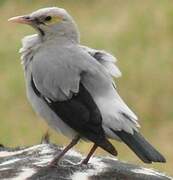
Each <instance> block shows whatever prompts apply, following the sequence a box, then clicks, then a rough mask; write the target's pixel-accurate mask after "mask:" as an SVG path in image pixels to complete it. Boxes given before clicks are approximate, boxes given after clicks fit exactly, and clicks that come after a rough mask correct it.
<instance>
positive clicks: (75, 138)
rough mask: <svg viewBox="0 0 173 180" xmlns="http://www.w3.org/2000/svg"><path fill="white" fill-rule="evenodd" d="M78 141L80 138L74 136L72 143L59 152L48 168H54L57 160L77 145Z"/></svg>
mask: <svg viewBox="0 0 173 180" xmlns="http://www.w3.org/2000/svg"><path fill="white" fill-rule="evenodd" d="M79 140H80V136H79V135H77V136H75V137H74V138H73V139H72V141H71V142H70V144H69V145H68V146H67V147H65V149H64V150H63V151H61V152H60V153H59V154H58V155H57V156H56V157H55V158H54V159H53V160H52V161H51V162H50V166H54V165H56V164H57V163H58V162H59V160H60V159H61V158H62V157H63V156H64V155H65V154H66V152H67V151H69V150H70V149H71V148H72V147H73V146H74V145H76V144H77V143H78V141H79Z"/></svg>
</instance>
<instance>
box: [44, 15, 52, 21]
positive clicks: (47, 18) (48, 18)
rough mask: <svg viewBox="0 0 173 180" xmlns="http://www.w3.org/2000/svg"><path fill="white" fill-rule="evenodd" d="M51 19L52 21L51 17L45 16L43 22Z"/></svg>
mask: <svg viewBox="0 0 173 180" xmlns="http://www.w3.org/2000/svg"><path fill="white" fill-rule="evenodd" d="M51 19H52V17H51V16H47V17H46V18H45V19H44V20H45V21H50V20H51Z"/></svg>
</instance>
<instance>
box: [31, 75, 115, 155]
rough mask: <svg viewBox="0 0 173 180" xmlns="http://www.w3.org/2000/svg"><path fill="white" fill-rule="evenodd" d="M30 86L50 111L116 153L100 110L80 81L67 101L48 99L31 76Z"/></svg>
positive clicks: (83, 135)
mask: <svg viewBox="0 0 173 180" xmlns="http://www.w3.org/2000/svg"><path fill="white" fill-rule="evenodd" d="M31 86H32V88H33V90H34V92H35V94H36V95H37V96H38V97H40V98H42V99H43V100H44V101H45V102H46V104H47V105H48V106H49V107H50V108H51V109H52V111H54V112H55V113H56V114H57V115H58V116H59V117H60V118H61V119H62V120H63V121H64V122H65V123H66V124H67V125H68V126H70V127H71V128H72V129H74V130H76V131H77V132H78V133H79V135H80V136H82V137H84V138H86V139H88V140H90V141H92V142H94V143H95V144H97V145H98V146H100V147H102V148H103V149H105V150H106V151H108V152H109V153H111V154H113V155H117V152H116V150H115V148H114V147H113V146H112V144H111V143H110V142H109V141H108V140H107V139H106V137H105V133H104V130H103V128H102V116H101V113H100V110H99V109H98V107H97V105H96V103H95V102H94V100H93V98H92V96H91V95H90V93H89V92H88V91H87V89H86V88H85V87H84V86H83V85H82V83H80V86H79V92H78V93H77V94H73V96H72V98H71V99H69V100H67V101H52V100H49V101H48V100H47V99H46V98H45V97H43V96H42V95H41V93H40V92H39V90H38V89H37V88H36V86H35V84H34V81H33V78H31Z"/></svg>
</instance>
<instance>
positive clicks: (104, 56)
mask: <svg viewBox="0 0 173 180" xmlns="http://www.w3.org/2000/svg"><path fill="white" fill-rule="evenodd" d="M81 47H82V48H83V49H84V50H86V51H87V52H88V53H89V54H90V55H91V56H92V57H94V58H95V59H96V60H97V61H98V62H100V63H101V64H102V65H103V66H104V67H105V69H106V71H107V72H108V73H109V74H110V75H111V76H114V77H116V78H118V77H120V76H121V75H122V74H121V71H120V70H119V68H118V67H117V66H116V64H115V63H116V62H117V59H116V58H115V57H114V56H113V55H111V54H110V53H107V52H106V51H103V50H96V49H91V48H89V47H86V46H81Z"/></svg>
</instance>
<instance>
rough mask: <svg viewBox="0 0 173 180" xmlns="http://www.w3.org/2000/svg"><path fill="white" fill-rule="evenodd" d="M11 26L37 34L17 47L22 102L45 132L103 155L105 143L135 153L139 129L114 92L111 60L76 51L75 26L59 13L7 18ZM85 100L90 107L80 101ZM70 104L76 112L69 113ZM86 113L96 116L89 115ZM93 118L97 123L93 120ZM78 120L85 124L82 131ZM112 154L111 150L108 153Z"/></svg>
mask: <svg viewBox="0 0 173 180" xmlns="http://www.w3.org/2000/svg"><path fill="white" fill-rule="evenodd" d="M51 19H53V20H51ZM11 21H18V22H22V23H27V24H30V25H31V26H33V27H34V28H35V29H36V30H37V31H38V34H36V35H31V36H27V37H25V38H24V39H23V41H22V43H23V47H22V49H21V50H20V53H21V54H22V62H23V65H24V71H25V79H26V89H27V96H28V99H29V101H30V103H31V104H32V106H33V108H34V109H35V111H36V112H37V113H38V114H39V115H40V116H41V117H43V118H44V119H45V120H46V121H47V122H48V124H49V125H50V126H51V127H53V128H54V129H55V130H57V131H61V132H62V133H63V134H64V135H66V136H68V137H69V138H74V137H75V136H76V135H80V136H82V138H83V139H87V140H91V141H93V142H94V143H96V144H97V145H98V146H101V147H102V148H104V149H106V145H105V146H104V147H103V144H104V142H108V144H109V145H110V146H111V147H112V145H111V144H110V142H109V141H107V140H106V139H105V138H111V139H116V140H119V141H125V143H128V142H131V140H132V139H133V143H134V144H135V149H133V148H132V149H133V150H134V151H135V152H136V151H137V150H136V148H137V147H139V146H138V144H141V143H142V142H144V141H143V140H142V139H141V138H139V135H138V133H137V132H138V128H139V124H138V121H137V117H136V115H135V114H134V113H133V112H132V111H131V110H130V109H129V108H128V107H127V105H126V104H125V103H124V101H123V100H122V99H121V97H120V96H119V95H118V93H117V91H116V85H115V83H114V81H113V76H114V77H119V76H121V72H120V70H119V69H118V67H117V66H116V65H115V62H116V58H114V57H113V56H112V55H111V54H109V53H107V52H105V51H100V50H95V49H91V48H89V47H86V46H82V45H80V42H79V32H78V30H77V26H76V24H75V22H74V20H73V19H72V17H71V16H70V15H69V14H68V13H67V12H66V11H65V10H64V9H61V8H45V9H41V10H38V11H36V12H34V13H32V14H30V15H28V16H23V17H17V18H13V19H11ZM31 82H32V83H31ZM33 87H34V88H33ZM81 87H83V88H81ZM34 89H35V91H34ZM81 89H82V90H81ZM81 91H82V92H84V91H86V93H81ZM38 93H39V96H38ZM84 96H85V97H84ZM87 98H88V101H89V102H90V104H89V103H88V102H87V101H86V99H87ZM70 103H71V104H70ZM64 104H65V105H64ZM72 104H73V105H74V104H76V105H78V107H77V108H74V106H73V105H72ZM62 107H63V108H65V109H63V108H62ZM91 107H93V108H95V110H96V111H95V112H94V111H92V108H91ZM58 109H61V111H60V110H58ZM65 112H68V113H72V114H71V116H73V117H75V118H76V119H73V120H74V121H73V120H72V119H71V121H70V117H69V116H67V113H65ZM81 112H84V113H86V116H85V117H84V116H82V115H83V114H80V113H81ZM96 112H97V113H96ZM78 113H79V115H78ZM87 115H88V119H86V117H87ZM95 117H98V120H96V119H97V118H96V119H95ZM71 118H72V117H71ZM80 118H81V119H82V118H84V119H82V120H85V119H86V124H85V125H84V126H82V124H81V123H82V122H81V121H82V120H81V121H80ZM91 120H92V121H91ZM94 120H95V121H96V123H98V126H95V130H96V131H97V132H99V133H98V134H99V135H98V134H95V139H94V138H93V137H94V133H95V132H94V131H95V130H94V129H93V128H94V127H93V126H92V123H93V122H94ZM87 123H88V124H87ZM87 127H88V128H87ZM99 128H100V129H99ZM91 129H93V132H92V130H91ZM122 131H123V132H125V133H126V134H130V136H129V137H127V136H126V138H125V137H124V136H121V135H120V133H116V132H122ZM82 132H83V133H82ZM84 132H85V133H84ZM91 132H92V133H93V134H92V133H91ZM91 135H92V137H91ZM100 137H102V138H100ZM132 137H133V138H132ZM135 137H136V138H135ZM99 138H100V139H102V140H103V139H104V140H103V141H104V142H103V141H102V144H99V143H98V142H99V140H100V139H99ZM129 138H130V139H131V140H130V139H129ZM107 146H108V145H107ZM144 146H145V147H144ZM143 147H144V149H145V151H149V153H150V152H151V153H150V155H151V156H152V155H153V156H155V155H154V154H155V153H153V154H152V152H154V151H150V150H151V148H150V147H149V145H148V143H144V145H143ZM140 149H142V148H140ZM107 151H109V150H108V149H107ZM113 151H115V149H114V150H113V149H112V152H113ZM141 153H142V152H141ZM112 154H113V153H112ZM114 154H116V153H114ZM137 154H138V155H139V154H140V152H139V151H138V153H137ZM142 160H144V159H142ZM144 161H145V160H144ZM150 161H161V162H163V159H161V160H160V159H159V158H158V159H157V160H154V159H152V158H151V159H150Z"/></svg>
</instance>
